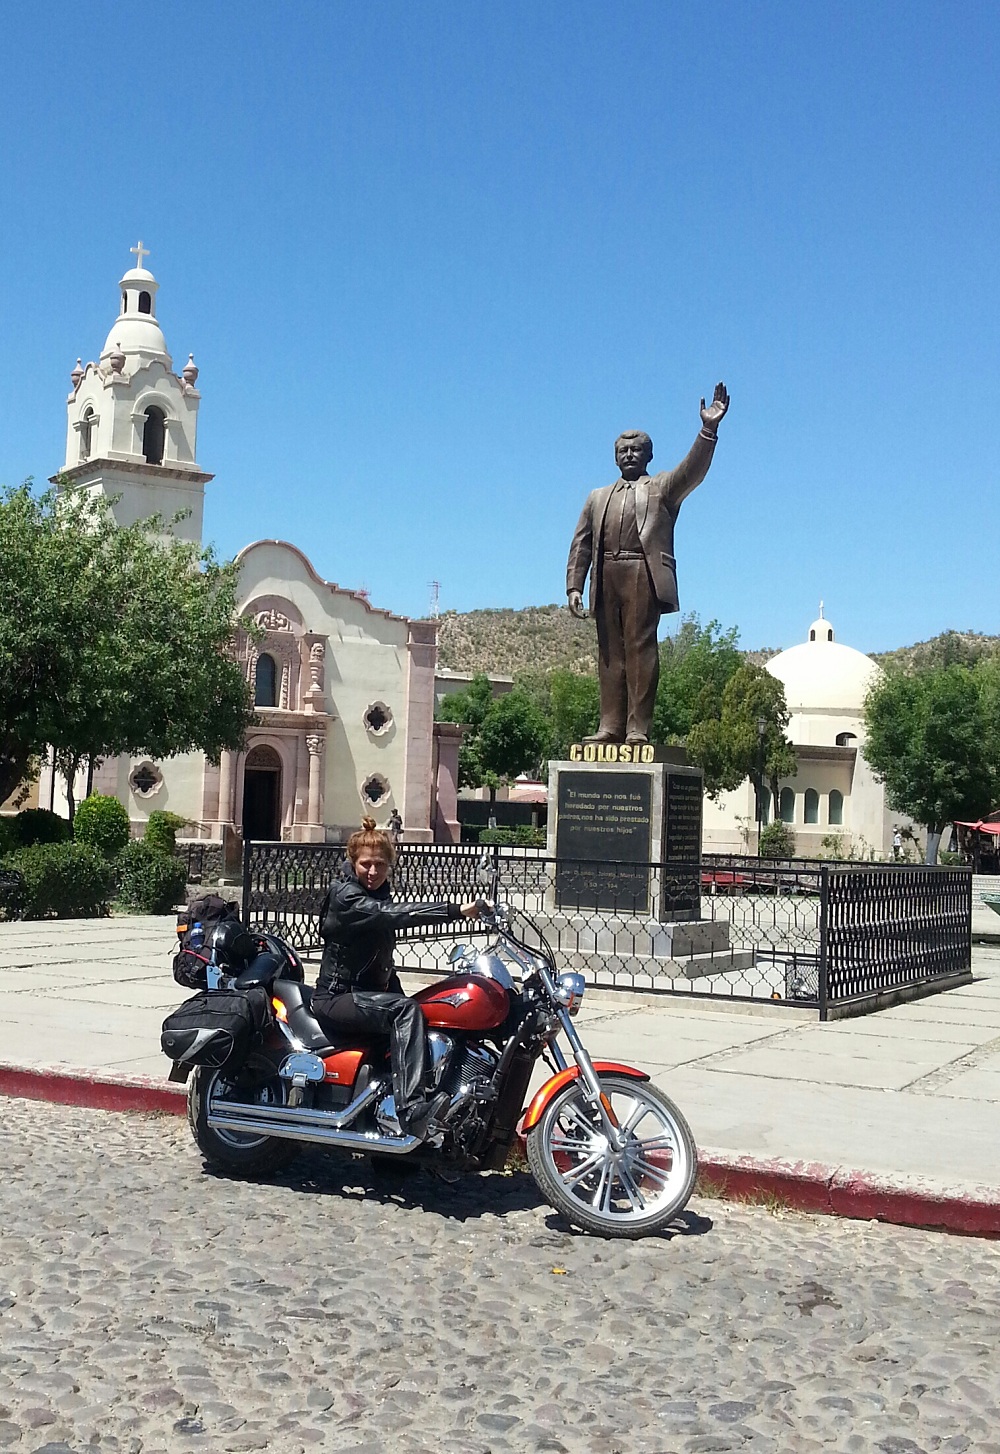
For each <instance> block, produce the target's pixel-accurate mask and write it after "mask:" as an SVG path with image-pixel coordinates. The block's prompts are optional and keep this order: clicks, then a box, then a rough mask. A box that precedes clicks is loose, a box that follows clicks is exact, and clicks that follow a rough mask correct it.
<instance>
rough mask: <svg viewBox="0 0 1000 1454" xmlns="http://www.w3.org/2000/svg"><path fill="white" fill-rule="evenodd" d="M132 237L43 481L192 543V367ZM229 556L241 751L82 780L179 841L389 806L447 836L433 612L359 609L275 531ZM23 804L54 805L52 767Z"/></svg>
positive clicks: (306, 826) (325, 824) (293, 827)
mask: <svg viewBox="0 0 1000 1454" xmlns="http://www.w3.org/2000/svg"><path fill="white" fill-rule="evenodd" d="M132 250H133V252H137V253H138V266H137V267H135V268H132V269H130V270H129V271H128V272H126V273H125V276H124V277H123V278H122V279H121V282H120V284H119V299H120V307H119V313H118V317H117V318H116V319H115V321H114V323H113V325H112V327H111V330H110V332H109V334H108V337H107V340H106V342H105V345H104V348H103V349H102V351H101V354H100V356H99V358H98V359H97V360H96V361H94V362H90V363H87V364H86V365H84V364H83V363H82V361H81V360H79V359H78V360H77V364H76V367H75V368H74V369H73V371H72V375H71V383H72V389H71V392H70V394H69V397H68V399H67V430H66V455H65V462H64V465H63V468H62V469H61V471H60V472H59V474H58V475H57V476H54V477H53V480H54V482H57V483H59V484H60V486H61V487H62V488H65V489H73V490H85V491H88V492H92V493H100V494H104V495H106V496H108V497H111V498H113V499H114V503H113V509H114V513H115V517H116V519H117V520H118V522H119V524H122V525H127V524H130V523H132V522H134V521H136V520H142V519H148V518H149V517H150V516H151V515H160V516H162V517H163V518H164V520H165V521H166V522H170V521H171V520H172V518H173V517H174V516H176V515H177V514H178V513H179V512H182V511H183V512H185V515H184V518H183V519H181V520H180V521H178V522H177V523H174V524H172V525H170V528H171V529H172V530H173V531H174V532H175V533H176V534H177V535H178V536H180V537H182V538H184V539H187V540H191V541H194V542H196V543H198V544H200V543H201V540H202V520H203V510H204V498H205V487H206V485H207V484H209V483H210V481H211V480H212V478H213V476H212V475H211V474H209V473H206V472H205V471H204V470H202V468H201V466H200V465H199V464H198V463H197V454H196V444H197V424H198V410H199V407H200V404H201V393H200V391H199V389H198V387H197V384H198V376H199V371H198V368H197V366H196V364H195V362H194V357H193V355H189V357H188V362H187V364H186V365H185V367H184V368H183V369H182V370H181V371H180V373H176V372H175V371H174V367H173V361H172V359H171V356H170V354H169V352H168V351H167V345H166V340H165V338H164V335H163V332H162V330H161V328H160V324H159V321H158V319H157V316H156V301H157V292H158V284H157V282H156V279H155V277H154V276H153V274H152V273H151V272H150V271H149V270H148V269H147V268H146V267H145V266H144V260H145V249H144V248H143V247H142V244H141V243H140V244H139V247H138V249H136V248H133V249H132ZM115 497H117V498H115ZM237 564H238V566H239V582H240V605H239V613H240V616H241V618H249V619H251V620H253V621H254V622H255V624H256V626H257V628H258V629H259V632H260V635H259V636H257V635H256V634H255V635H254V636H253V637H251V636H249V635H248V634H247V633H246V632H244V631H242V630H240V631H238V633H237V641H236V651H237V655H238V658H239V660H240V661H241V662H242V664H243V668H244V671H245V673H246V676H247V680H248V682H249V684H250V686H251V689H252V691H253V694H254V699H255V704H256V715H257V724H256V725H255V726H253V727H252V728H251V729H250V731H249V733H248V736H247V741H246V744H245V746H244V749H243V750H242V751H240V752H225V753H223V755H222V759H221V761H220V762H219V763H218V764H213V763H210V762H208V761H207V759H206V758H205V757H204V755H203V754H202V753H189V754H184V755H181V756H178V757H174V758H169V759H167V760H165V761H162V762H154V761H151V760H150V759H148V758H128V759H126V758H119V759H114V760H109V761H106V762H104V763H103V764H102V765H101V766H100V767H99V768H98V769H97V772H96V775H95V777H94V782H93V787H94V790H95V791H97V792H102V793H108V794H111V795H113V796H115V797H117V798H118V799H119V800H120V801H121V802H123V803H124V804H125V806H126V807H127V808H128V810H129V816H130V818H131V820H132V824H133V832H134V833H136V834H141V832H142V828H143V824H144V821H145V819H146V818H148V816H149V814H150V812H152V811H153V810H154V809H166V810H168V811H170V812H174V813H177V814H179V815H180V816H181V817H183V818H185V819H186V820H187V821H188V823H189V824H190V825H191V827H190V829H188V830H185V831H184V833H183V834H182V836H193V837H197V838H202V839H208V840H212V841H217V842H220V843H221V842H232V841H233V840H237V841H238V840H239V839H240V838H253V839H267V840H284V841H290V842H328V841H332V842H338V841H341V840H342V839H343V838H345V837H346V836H347V835H348V834H349V833H350V832H352V831H353V830H354V829H355V828H356V827H357V826H358V824H359V822H360V820H361V818H362V817H363V816H364V815H366V814H371V815H372V816H373V817H374V818H376V820H377V821H378V822H381V823H384V822H385V821H386V820H387V819H388V817H389V815H390V813H391V812H392V811H393V809H396V810H398V812H399V814H400V816H401V817H402V819H403V823H404V826H405V833H406V838H407V840H408V841H410V842H428V841H431V840H432V839H433V838H434V837H435V836H436V837H437V838H438V839H439V840H443V841H451V840H452V839H455V838H457V834H458V825H457V821H456V814H455V811H454V807H453V804H452V802H451V798H453V796H454V794H453V787H452V784H453V779H454V775H455V763H457V750H458V743H457V741H455V740H453V737H454V734H453V733H449V732H444V733H438V734H436V733H435V725H434V671H435V665H436V659H437V640H436V626H435V623H434V622H433V621H415V620H410V619H408V618H406V617H403V616H397V615H394V614H393V613H392V612H390V611H384V610H379V609H377V608H375V607H373V606H372V605H371V604H370V603H369V601H368V599H367V596H366V595H365V594H363V593H359V592H355V591H349V590H344V589H342V588H341V587H339V586H337V585H336V584H334V583H332V582H330V581H327V580H324V579H323V578H322V576H321V575H319V574H318V572H317V571H316V570H315V568H314V567H313V565H312V563H311V562H310V561H309V560H308V559H307V557H306V556H305V555H304V553H303V552H302V551H301V550H300V549H299V548H298V547H297V546H295V545H292V544H289V543H287V542H286V541H281V540H258V541H255V542H253V543H251V544H249V545H247V546H246V547H245V548H244V549H243V550H241V551H240V552H239V555H238V556H237ZM438 738H440V740H438ZM452 758H454V759H455V763H453V762H452V761H451V759H452ZM438 782H440V783H441V784H442V787H443V790H444V791H443V793H442V794H441V801H440V802H439V801H438V799H439V794H438V791H437V785H438ZM81 786H82V785H81ZM38 801H39V802H40V803H41V805H42V806H50V805H51V806H53V807H55V809H56V810H57V811H65V792H64V790H63V788H62V785H61V783H60V782H59V780H58V778H57V777H55V776H54V774H53V772H52V768H51V765H47V766H46V767H45V768H43V772H42V776H41V779H40V780H39V784H38Z"/></svg>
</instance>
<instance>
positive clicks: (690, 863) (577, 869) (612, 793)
mask: <svg viewBox="0 0 1000 1454" xmlns="http://www.w3.org/2000/svg"><path fill="white" fill-rule="evenodd" d="M600 750H601V752H602V754H605V760H603V761H596V760H595V761H586V760H583V761H581V760H576V759H574V760H567V761H562V762H550V763H549V825H548V854H549V857H550V858H555V860H556V871H555V883H554V888H553V892H552V895H551V903H550V904H547V906H546V907H547V908H550V909H551V910H553V911H556V912H562V913H574V912H576V911H578V910H580V909H597V910H603V911H605V912H606V913H612V914H615V915H616V916H621V915H625V916H627V917H629V918H643V919H647V918H648V919H655V920H659V921H660V922H661V923H674V922H683V921H688V920H698V919H700V918H701V817H702V796H703V779H702V773H701V770H700V768H697V767H692V766H691V765H690V764H688V763H687V762H685V761H683V760H682V759H683V753H682V751H681V750H679V749H674V750H673V751H672V752H671V750H670V749H663V748H661V749H658V750H656V751H657V756H658V757H665V756H666V754H667V753H668V752H671V757H672V760H660V761H653V762H639V763H636V762H631V761H627V762H621V761H615V760H614V759H613V758H611V757H610V753H611V752H614V751H615V750H616V749H615V744H609V745H608V746H607V747H605V746H604V745H603V744H602V746H601V749H600ZM650 751H652V749H650ZM653 865H655V867H653Z"/></svg>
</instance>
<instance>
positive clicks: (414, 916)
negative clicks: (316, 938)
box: [316, 873, 461, 994]
mask: <svg viewBox="0 0 1000 1454" xmlns="http://www.w3.org/2000/svg"><path fill="white" fill-rule="evenodd" d="M320 918H321V924H320V934H321V936H322V939H323V962H322V965H321V967H320V972H319V980H318V982H317V985H316V988H317V990H319V991H320V992H322V993H324V994H342V993H343V992H344V991H346V990H350V989H356V990H384V989H385V988H386V986H387V985H388V984H389V981H390V980H391V979H392V976H393V967H392V952H393V950H394V949H395V947H396V930H397V929H407V928H409V927H410V925H411V924H447V923H449V922H450V921H451V920H452V919H459V918H461V909H460V907H459V905H458V904H452V903H444V904H394V903H393V902H392V894H391V893H390V891H389V885H388V884H387V883H384V884H383V885H382V887H381V888H380V889H376V890H375V892H374V893H369V892H368V890H367V889H365V888H363V887H362V886H361V884H360V883H358V880H357V879H356V878H355V876H354V874H353V873H352V874H350V875H349V877H347V878H345V879H344V880H343V881H342V882H340V883H336V884H334V886H333V888H331V890H330V892H329V893H328V894H327V896H326V900H325V902H324V905H323V908H322V909H321V911H320Z"/></svg>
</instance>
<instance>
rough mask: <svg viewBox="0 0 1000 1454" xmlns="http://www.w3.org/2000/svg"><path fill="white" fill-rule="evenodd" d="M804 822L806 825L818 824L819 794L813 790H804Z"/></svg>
mask: <svg viewBox="0 0 1000 1454" xmlns="http://www.w3.org/2000/svg"><path fill="white" fill-rule="evenodd" d="M804 821H805V822H806V823H818V822H819V793H818V792H817V791H816V789H815V788H806V802H805V820H804Z"/></svg>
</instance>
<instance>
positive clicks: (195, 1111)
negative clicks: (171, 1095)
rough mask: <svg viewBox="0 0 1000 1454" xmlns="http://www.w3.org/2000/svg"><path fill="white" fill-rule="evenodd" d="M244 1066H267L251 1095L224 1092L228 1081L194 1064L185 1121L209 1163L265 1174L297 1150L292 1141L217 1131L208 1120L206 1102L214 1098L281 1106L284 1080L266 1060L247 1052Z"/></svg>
mask: <svg viewBox="0 0 1000 1454" xmlns="http://www.w3.org/2000/svg"><path fill="white" fill-rule="evenodd" d="M247 1065H248V1068H250V1069H258V1070H260V1071H262V1072H263V1071H265V1069H266V1070H268V1071H270V1072H271V1073H270V1075H269V1076H267V1077H266V1078H264V1079H262V1081H261V1083H260V1085H259V1086H258V1088H257V1090H256V1091H255V1092H254V1094H253V1095H252V1096H249V1097H245V1096H240V1095H237V1096H234V1095H233V1094H232V1093H229V1094H227V1090H228V1087H229V1082H228V1081H226V1080H224V1079H223V1077H222V1076H221V1075H220V1072H219V1071H217V1070H210V1069H208V1068H207V1067H206V1066H197V1067H196V1068H195V1070H194V1071H193V1072H192V1074H191V1079H190V1080H189V1081H188V1100H187V1110H188V1125H189V1126H190V1127H191V1134H192V1136H193V1137H194V1139H195V1141H196V1143H197V1145H198V1149H199V1151H200V1152H201V1154H202V1155H203V1156H204V1158H205V1160H206V1161H208V1162H210V1163H211V1164H212V1165H213V1166H219V1167H221V1168H222V1169H223V1170H225V1171H229V1172H232V1173H234V1174H235V1175H237V1176H268V1175H270V1174H271V1173H273V1172H276V1171H281V1170H282V1169H283V1168H284V1167H286V1166H288V1165H289V1163H290V1162H292V1161H294V1160H295V1158H296V1156H298V1154H299V1152H300V1151H301V1149H302V1148H301V1146H299V1144H298V1142H296V1141H289V1140H287V1139H286V1138H284V1137H280V1136H260V1135H256V1134H254V1133H252V1132H246V1131H218V1130H216V1129H215V1127H214V1126H210V1125H209V1124H208V1107H209V1103H210V1102H211V1101H212V1100H213V1099H214V1100H217V1101H218V1100H240V1101H242V1102H244V1103H249V1104H257V1105H266V1106H283V1105H285V1103H286V1100H287V1094H288V1091H287V1085H286V1082H285V1081H283V1080H280V1079H279V1077H278V1076H277V1075H276V1074H275V1071H274V1066H273V1065H271V1063H270V1061H266V1060H264V1059H263V1058H260V1057H256V1056H251V1057H250V1059H249V1061H248V1062H247Z"/></svg>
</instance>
